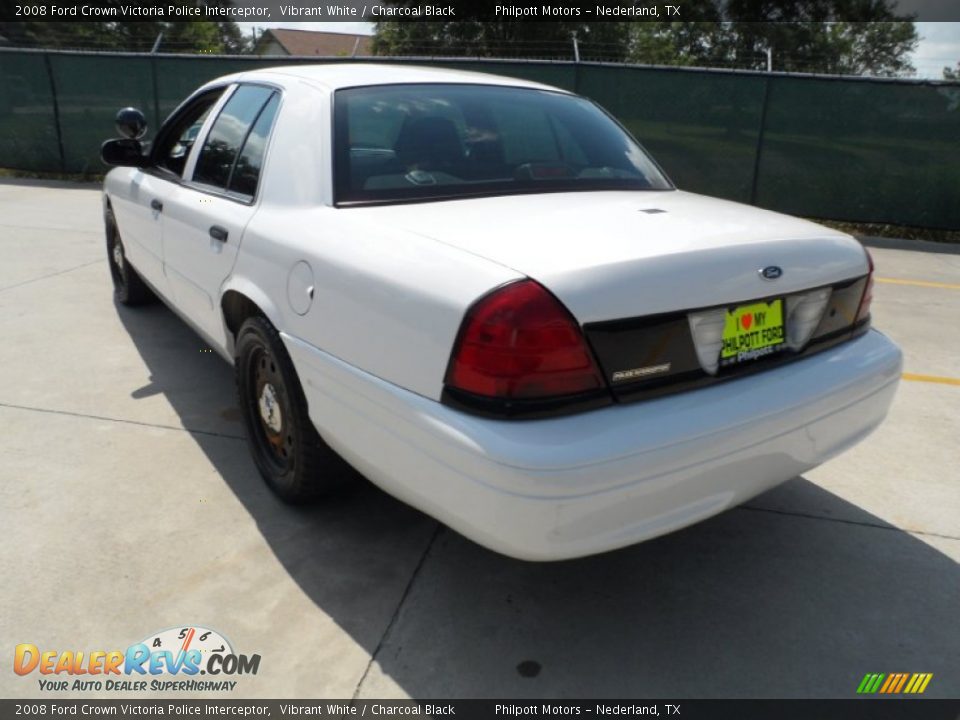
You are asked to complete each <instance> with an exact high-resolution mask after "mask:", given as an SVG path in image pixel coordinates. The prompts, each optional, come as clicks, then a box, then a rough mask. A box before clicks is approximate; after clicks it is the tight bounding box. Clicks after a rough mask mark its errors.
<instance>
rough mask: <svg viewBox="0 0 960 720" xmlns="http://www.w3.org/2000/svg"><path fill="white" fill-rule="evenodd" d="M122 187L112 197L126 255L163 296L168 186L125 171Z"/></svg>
mask: <svg viewBox="0 0 960 720" xmlns="http://www.w3.org/2000/svg"><path fill="white" fill-rule="evenodd" d="M123 172H124V174H125V175H126V177H124V178H123V181H122V184H120V185H119V186H117V189H116V190H115V191H114V192H113V193H112V194H111V195H110V207H111V208H112V209H113V216H114V219H115V220H116V222H117V229H118V230H119V232H120V238H121V239H122V240H123V251H124V254H125V255H126V258H127V260H128V261H129V262H130V263H132V264H133V266H134V267H135V268H136V269H137V272H138V273H140V275H141V277H143V278H144V279H145V280H146V281H147V282H149V283H150V284H151V285H153V286H154V287H155V288H157V289H158V290H160V291H161V292H163V289H164V288H163V286H164V275H163V241H162V237H163V236H162V222H163V219H162V215H161V213H160V212H159V210H158V208H159V207H162V205H163V201H162V200H161V198H162V197H163V196H164V195H165V194H166V189H167V188H166V185H167V183H165V182H164V181H163V180H160V179H158V178H156V177H154V176H152V175H151V174H149V173H147V172H145V171H144V170H142V169H141V168H124V169H123Z"/></svg>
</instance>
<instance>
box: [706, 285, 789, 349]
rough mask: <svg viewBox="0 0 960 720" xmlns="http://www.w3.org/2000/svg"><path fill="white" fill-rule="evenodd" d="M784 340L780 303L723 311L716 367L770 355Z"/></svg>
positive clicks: (778, 301)
mask: <svg viewBox="0 0 960 720" xmlns="http://www.w3.org/2000/svg"><path fill="white" fill-rule="evenodd" d="M785 340H786V336H785V333H784V327H783V300H771V301H770V302H761V303H754V304H752V305H741V306H740V307H736V308H733V309H732V310H727V317H726V320H725V322H724V326H723V349H722V350H721V351H720V364H721V365H732V364H734V363H738V362H744V361H746V360H756V359H757V358H761V357H763V356H764V355H770V354H771V353H774V352H776V351H777V350H779V349H780V347H781V346H782V345H783V343H784V341H785Z"/></svg>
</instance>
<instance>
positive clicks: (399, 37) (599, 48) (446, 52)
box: [373, 20, 629, 61]
mask: <svg viewBox="0 0 960 720" xmlns="http://www.w3.org/2000/svg"><path fill="white" fill-rule="evenodd" d="M574 35H576V38H577V43H578V46H579V51H580V55H581V57H583V58H588V57H589V58H593V59H603V60H619V61H623V60H626V59H627V54H628V48H629V27H628V23H618V22H600V23H597V22H594V23H585V22H566V21H563V22H542V23H541V22H502V21H499V22H479V21H475V22H474V21H463V20H460V21H456V22H405V21H381V22H378V23H377V24H376V34H375V35H374V38H373V52H374V54H375V55H393V56H403V55H408V56H409V55H427V56H430V55H432V56H438V55H443V56H449V57H513V58H548V59H565V60H568V59H572V58H573V37H574Z"/></svg>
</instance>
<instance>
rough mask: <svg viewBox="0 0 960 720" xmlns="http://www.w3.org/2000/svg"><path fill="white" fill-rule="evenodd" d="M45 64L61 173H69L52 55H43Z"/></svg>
mask: <svg viewBox="0 0 960 720" xmlns="http://www.w3.org/2000/svg"><path fill="white" fill-rule="evenodd" d="M43 64H44V65H45V66H46V68H47V79H48V80H49V81H50V97H51V98H52V100H53V126H54V127H55V128H56V130H57V150H58V151H59V153H60V172H63V173H65V172H66V171H67V159H66V156H65V155H64V152H63V131H62V130H61V129H60V103H59V101H58V100H57V83H56V82H55V81H54V79H53V63H51V62H50V53H44V54H43Z"/></svg>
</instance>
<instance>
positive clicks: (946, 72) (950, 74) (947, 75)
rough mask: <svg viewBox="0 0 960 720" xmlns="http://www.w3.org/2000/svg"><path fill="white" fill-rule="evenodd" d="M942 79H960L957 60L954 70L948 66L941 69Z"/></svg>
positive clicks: (959, 63)
mask: <svg viewBox="0 0 960 720" xmlns="http://www.w3.org/2000/svg"><path fill="white" fill-rule="evenodd" d="M943 79H944V80H960V62H957V67H956V69H955V70H951V69H950V68H948V67H945V68H944V69H943Z"/></svg>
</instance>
